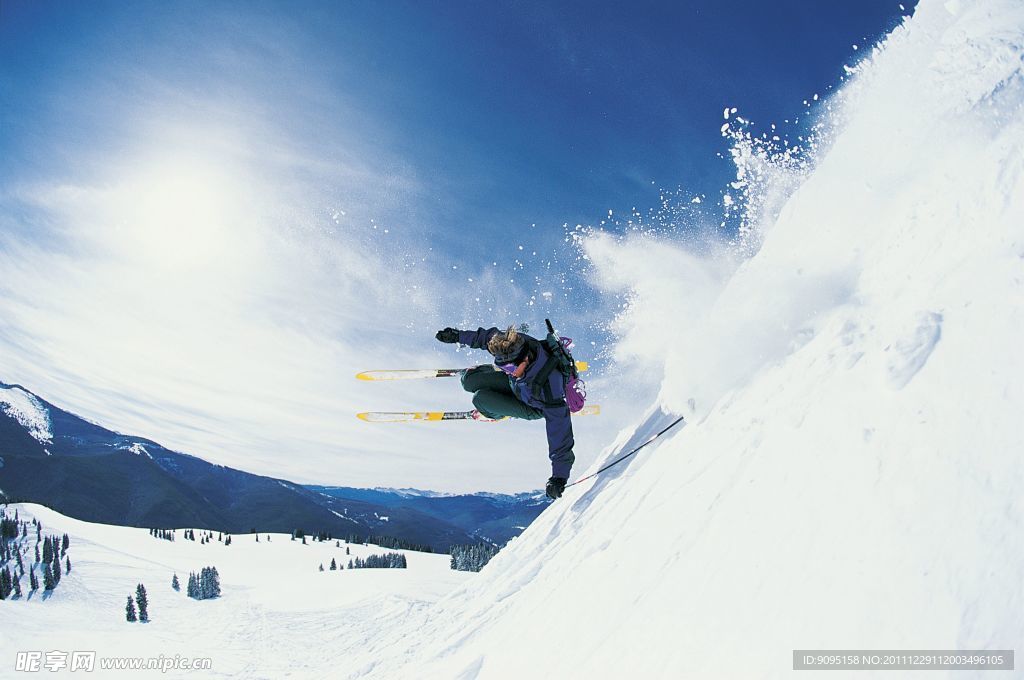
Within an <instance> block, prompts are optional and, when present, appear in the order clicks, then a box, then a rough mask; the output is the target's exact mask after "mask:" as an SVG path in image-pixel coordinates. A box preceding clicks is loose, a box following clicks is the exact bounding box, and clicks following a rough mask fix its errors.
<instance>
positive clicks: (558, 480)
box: [544, 477, 569, 500]
mask: <svg viewBox="0 0 1024 680" xmlns="http://www.w3.org/2000/svg"><path fill="white" fill-rule="evenodd" d="M567 481H569V480H567V479H566V478H565V477H552V478H551V479H549V480H548V485H547V486H546V487H545V488H544V493H545V494H546V495H547V497H548V498H550V499H551V500H555V499H556V498H561V497H562V492H563V491H565V483H566V482H567Z"/></svg>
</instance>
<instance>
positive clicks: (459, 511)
mask: <svg viewBox="0 0 1024 680" xmlns="http://www.w3.org/2000/svg"><path fill="white" fill-rule="evenodd" d="M306 488H308V489H310V490H312V491H317V492H319V493H323V494H326V495H328V496H331V497H332V498H337V499H353V500H362V501H368V502H371V503H374V504H377V505H383V506H384V507H386V508H388V513H389V515H390V518H391V521H392V522H397V523H398V524H396V526H399V525H400V524H401V523H402V522H403V521H406V522H408V521H414V522H422V521H423V517H424V516H426V517H428V518H432V519H433V520H435V521H443V522H446V523H448V524H451V525H453V526H456V527H458V528H459V529H461V530H462V531H464V532H466V533H468V534H469V535H471V536H473V537H474V538H475V539H479V540H482V541H486V542H488V543H494V544H496V545H499V546H500V545H505V544H506V543H507V542H508V541H509V540H511V539H512V538H515V537H516V536H519V535H520V534H521V533H522V532H523V530H524V529H525V528H526V527H527V526H529V525H530V523H531V522H532V521H533V520H534V519H536V518H537V516H538V515H540V513H541V512H543V511H544V508H546V507H547V506H548V505H549V504H550V501H548V499H547V498H546V497H545V496H544V494H543V493H542V492H533V493H519V494H498V493H487V492H480V493H474V494H445V493H437V492H434V491H421V490H419V489H383V488H378V489H355V488H351V487H338V486H311V485H310V486H307V487H306Z"/></svg>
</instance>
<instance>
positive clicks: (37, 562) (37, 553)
mask: <svg viewBox="0 0 1024 680" xmlns="http://www.w3.org/2000/svg"><path fill="white" fill-rule="evenodd" d="M36 564H39V544H38V543H36Z"/></svg>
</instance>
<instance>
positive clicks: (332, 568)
mask: <svg viewBox="0 0 1024 680" xmlns="http://www.w3.org/2000/svg"><path fill="white" fill-rule="evenodd" d="M331 571H338V563H337V562H335V561H334V558H333V557H332V558H331Z"/></svg>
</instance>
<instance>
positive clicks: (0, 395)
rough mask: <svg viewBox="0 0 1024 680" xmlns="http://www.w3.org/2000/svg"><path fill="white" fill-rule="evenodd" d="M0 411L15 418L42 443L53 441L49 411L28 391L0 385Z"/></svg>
mask: <svg viewBox="0 0 1024 680" xmlns="http://www.w3.org/2000/svg"><path fill="white" fill-rule="evenodd" d="M0 411H3V412H4V413H6V414H7V415H8V416H10V417H12V418H14V419H15V420H17V421H18V423H20V424H21V426H22V427H24V428H25V429H26V430H27V431H28V433H29V434H30V435H32V437H33V438H35V439H36V440H37V441H39V442H41V443H43V444H50V443H52V442H53V432H52V430H51V428H50V413H49V411H47V409H46V407H45V406H43V403H42V402H41V401H39V399H37V398H36V397H35V396H34V395H32V394H30V393H29V392H26V391H25V390H23V389H22V388H20V387H18V386H15V385H12V386H7V385H4V386H0Z"/></svg>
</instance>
